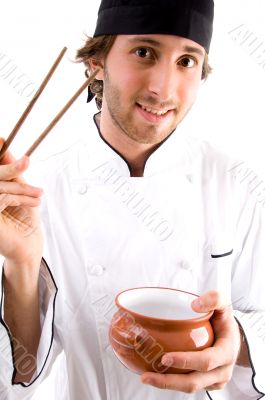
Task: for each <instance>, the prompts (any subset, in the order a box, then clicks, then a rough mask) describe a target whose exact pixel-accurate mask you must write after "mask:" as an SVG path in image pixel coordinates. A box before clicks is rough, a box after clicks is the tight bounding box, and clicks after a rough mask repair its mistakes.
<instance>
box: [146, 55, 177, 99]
mask: <svg viewBox="0 0 265 400" xmlns="http://www.w3.org/2000/svg"><path fill="white" fill-rule="evenodd" d="M147 83H148V84H147V89H148V91H149V92H151V93H152V94H153V95H155V96H156V97H157V98H159V101H160V102H167V101H173V100H174V98H175V96H176V92H177V88H178V85H179V79H178V78H177V70H176V64H175V63H174V64H173V65H169V63H168V61H167V60H164V61H163V62H160V63H157V64H156V65H155V66H153V68H152V70H151V71H150V70H149V73H148V78H147Z"/></svg>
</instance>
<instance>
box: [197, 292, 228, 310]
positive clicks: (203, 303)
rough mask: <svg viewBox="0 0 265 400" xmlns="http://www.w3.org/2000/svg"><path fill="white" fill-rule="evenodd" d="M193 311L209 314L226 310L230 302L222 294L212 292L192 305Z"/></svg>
mask: <svg viewBox="0 0 265 400" xmlns="http://www.w3.org/2000/svg"><path fill="white" fill-rule="evenodd" d="M191 306H192V309H193V310H194V311H196V312H201V313H205V312H209V311H214V310H220V311H222V310H224V309H225V308H227V306H228V302H226V301H225V299H224V297H223V296H222V295H221V293H220V292H217V291H215V290H211V291H209V292H207V293H205V294H203V295H202V296H200V297H198V298H197V299H195V300H193V302H192V303H191Z"/></svg>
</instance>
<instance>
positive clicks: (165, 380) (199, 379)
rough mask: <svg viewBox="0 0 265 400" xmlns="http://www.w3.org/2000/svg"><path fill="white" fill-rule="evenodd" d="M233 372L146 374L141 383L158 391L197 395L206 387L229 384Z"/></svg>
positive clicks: (220, 370) (219, 369)
mask: <svg viewBox="0 0 265 400" xmlns="http://www.w3.org/2000/svg"><path fill="white" fill-rule="evenodd" d="M231 376H232V372H231V369H228V368H217V369H215V370H213V371H211V372H207V373H204V372H190V373H188V374H158V373H153V372H146V373H144V374H143V375H142V377H141V381H142V383H144V384H148V385H151V386H154V387H156V388H158V389H167V390H176V391H180V392H184V393H196V392H198V391H200V390H202V389H205V388H206V387H212V386H213V385H218V384H220V383H222V384H223V383H228V382H229V381H230V379H231Z"/></svg>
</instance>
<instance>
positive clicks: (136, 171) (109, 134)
mask: <svg viewBox="0 0 265 400" xmlns="http://www.w3.org/2000/svg"><path fill="white" fill-rule="evenodd" d="M96 121H97V125H98V126H99V128H100V132H101V135H102V136H103V138H104V139H105V140H106V141H107V142H108V143H109V144H110V145H111V146H112V147H113V148H114V149H115V150H116V151H117V152H119V153H120V154H121V155H122V156H123V157H124V158H125V160H126V161H127V163H128V164H129V166H130V171H131V176H134V177H141V176H143V174H144V167H145V163H146V160H147V159H148V157H149V156H150V155H151V154H152V153H153V152H154V151H155V150H156V149H157V148H158V147H159V145H160V144H146V143H139V142H137V141H135V140H133V139H131V138H130V137H128V136H126V135H125V134H121V133H120V132H119V131H118V130H116V129H112V130H109V129H108V128H107V126H105V123H104V119H103V118H100V114H98V115H97V117H96Z"/></svg>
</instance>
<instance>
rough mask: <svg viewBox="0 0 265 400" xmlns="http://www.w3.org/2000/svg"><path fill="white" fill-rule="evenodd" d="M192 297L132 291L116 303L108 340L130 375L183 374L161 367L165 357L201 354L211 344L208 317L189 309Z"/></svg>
mask: <svg viewBox="0 0 265 400" xmlns="http://www.w3.org/2000/svg"><path fill="white" fill-rule="evenodd" d="M196 297H198V296H197V295H195V294H192V293H187V292H183V291H180V290H176V289H168V288H135V289H129V290H126V291H124V292H121V293H120V294H118V295H117V296H116V299H115V302H116V305H117V307H118V311H117V312H116V313H115V314H114V316H113V318H112V321H111V325H110V330H109V338H110V343H111V346H112V348H113V351H114V353H115V355H116V356H117V358H118V359H119V360H120V361H121V362H122V364H123V365H124V366H125V367H127V368H128V369H130V370H131V371H133V372H135V373H138V374H141V373H143V372H145V371H155V372H159V373H185V372H189V371H188V370H181V369H176V368H172V367H167V366H164V365H163V364H161V358H162V356H163V355H164V353H167V352H171V351H196V350H203V349H204V348H206V347H209V346H211V345H212V344H213V341H214V335H213V330H212V326H211V323H210V321H209V319H210V318H211V316H212V314H213V313H212V312H211V313H207V314H198V313H196V312H194V311H193V310H192V309H191V302H192V300H194V299H195V298H196Z"/></svg>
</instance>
